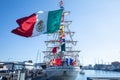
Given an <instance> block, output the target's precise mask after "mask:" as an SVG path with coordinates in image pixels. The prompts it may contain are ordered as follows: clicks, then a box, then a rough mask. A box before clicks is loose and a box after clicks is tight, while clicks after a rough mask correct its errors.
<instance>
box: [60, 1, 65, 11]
mask: <svg viewBox="0 0 120 80" xmlns="http://www.w3.org/2000/svg"><path fill="white" fill-rule="evenodd" d="M59 6H60V8H61V9H64V7H63V1H62V0H60V2H59Z"/></svg>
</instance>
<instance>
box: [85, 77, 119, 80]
mask: <svg viewBox="0 0 120 80" xmlns="http://www.w3.org/2000/svg"><path fill="white" fill-rule="evenodd" d="M87 80H120V77H87Z"/></svg>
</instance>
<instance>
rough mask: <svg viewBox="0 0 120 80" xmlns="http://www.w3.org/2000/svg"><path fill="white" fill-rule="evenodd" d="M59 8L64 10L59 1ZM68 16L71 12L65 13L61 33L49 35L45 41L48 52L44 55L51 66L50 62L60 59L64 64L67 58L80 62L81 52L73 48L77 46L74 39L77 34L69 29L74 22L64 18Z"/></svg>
mask: <svg viewBox="0 0 120 80" xmlns="http://www.w3.org/2000/svg"><path fill="white" fill-rule="evenodd" d="M59 7H60V9H63V10H64V6H63V1H62V0H60V1H59ZM68 14H70V11H63V13H62V17H61V24H60V29H59V31H58V32H55V33H53V34H49V35H48V40H47V41H45V44H46V46H47V50H46V51H43V53H44V55H45V56H44V60H45V61H46V62H48V64H50V63H49V62H51V60H53V62H54V60H55V59H58V58H60V59H61V60H62V61H63V62H65V61H66V58H74V59H75V61H77V62H79V61H78V60H77V57H79V54H78V53H79V52H80V51H79V50H74V49H73V48H72V46H73V45H76V44H77V41H73V39H72V36H73V35H74V33H75V32H71V31H70V29H69V25H70V24H71V23H72V21H65V19H64V16H66V15H68ZM51 38H52V40H51ZM53 38H54V39H53Z"/></svg>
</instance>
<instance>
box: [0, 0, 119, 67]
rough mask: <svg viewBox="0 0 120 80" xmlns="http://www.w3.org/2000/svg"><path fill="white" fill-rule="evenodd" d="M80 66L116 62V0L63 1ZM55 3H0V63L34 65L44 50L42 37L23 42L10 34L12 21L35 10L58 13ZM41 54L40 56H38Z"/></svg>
mask: <svg viewBox="0 0 120 80" xmlns="http://www.w3.org/2000/svg"><path fill="white" fill-rule="evenodd" d="M63 1H64V7H65V10H67V11H71V14H70V15H69V16H67V17H66V19H67V20H72V21H73V23H72V24H71V25H70V29H71V31H75V33H76V34H75V36H74V40H77V41H78V44H77V47H78V49H80V50H81V53H80V55H81V56H80V59H81V61H82V63H83V64H84V65H87V64H94V63H98V62H99V63H102V62H103V63H110V62H112V61H120V55H119V54H120V37H119V35H120V5H119V4H120V0H76V1H75V0H69V1H68V0H63ZM58 2H59V0H12V1H11V0H0V10H1V12H0V16H1V19H0V25H1V27H0V32H1V34H0V60H1V61H24V60H30V59H32V60H33V61H34V62H35V61H36V56H37V52H38V50H39V52H40V53H41V51H43V50H45V47H43V46H45V44H44V41H45V40H46V36H45V35H40V36H37V37H33V38H24V37H21V36H17V35H15V34H12V33H11V30H13V29H15V28H16V27H18V24H17V23H16V20H17V19H18V18H22V17H24V16H28V15H30V14H32V13H34V12H37V11H39V10H43V11H49V10H56V9H59V6H58ZM41 54H42V53H41Z"/></svg>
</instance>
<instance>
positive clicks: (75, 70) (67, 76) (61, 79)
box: [46, 66, 80, 80]
mask: <svg viewBox="0 0 120 80" xmlns="http://www.w3.org/2000/svg"><path fill="white" fill-rule="evenodd" d="M79 71H80V68H79V67H73V66H57V67H48V68H47V69H46V78H47V79H49V80H75V79H76V77H77V75H78V74H79Z"/></svg>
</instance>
